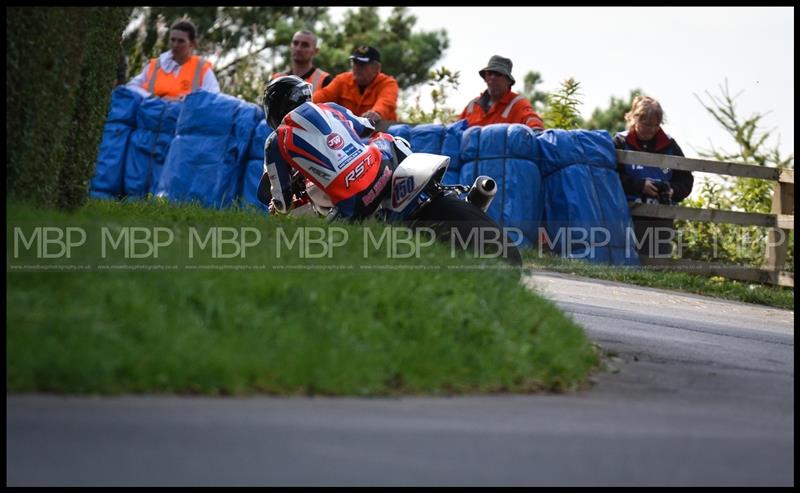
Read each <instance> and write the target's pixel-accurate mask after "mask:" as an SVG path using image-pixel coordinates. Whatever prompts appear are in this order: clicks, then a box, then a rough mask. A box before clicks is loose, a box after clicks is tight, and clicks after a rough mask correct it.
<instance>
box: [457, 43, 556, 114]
mask: <svg viewBox="0 0 800 493" xmlns="http://www.w3.org/2000/svg"><path fill="white" fill-rule="evenodd" d="M511 67H512V63H511V60H509V59H508V58H503V57H501V56H500V55H494V56H493V57H492V58H491V59H489V63H488V65H487V66H486V68H484V69H482V70H480V71H479V72H478V74H479V75H480V76H481V77H482V78H483V80H484V81H485V82H486V90H485V91H483V93H482V94H481V95H480V96H478V97H477V98H475V99H473V100H472V101H470V102H469V104H467V107H466V108H464V111H462V112H461V118H466V119H467V126H468V127H473V126H476V125H489V124H491V123H522V124H523V125H527V126H529V127H531V128H532V129H534V130H544V123H543V122H542V119H541V117H540V116H539V115H538V114H536V112H535V111H534V110H533V106H531V103H530V101H528V100H527V98H525V96H522V95H520V94H517V93H515V92H513V91H512V90H511V86H513V85H514V82H516V81H515V80H514V76H513V75H511Z"/></svg>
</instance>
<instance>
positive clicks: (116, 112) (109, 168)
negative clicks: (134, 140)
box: [89, 86, 142, 199]
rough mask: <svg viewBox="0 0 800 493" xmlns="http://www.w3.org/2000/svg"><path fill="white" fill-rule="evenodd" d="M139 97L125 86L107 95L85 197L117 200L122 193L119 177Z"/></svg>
mask: <svg viewBox="0 0 800 493" xmlns="http://www.w3.org/2000/svg"><path fill="white" fill-rule="evenodd" d="M141 102H142V96H141V95H140V94H139V93H137V92H136V91H133V90H131V89H129V88H127V87H125V86H118V87H117V88H116V89H114V91H113V92H112V93H111V102H110V104H109V110H108V116H107V117H106V122H105V124H104V126H103V136H102V140H101V141H100V147H99V150H98V153H97V161H96V162H95V169H94V176H93V177H92V181H91V184H90V187H89V196H90V197H93V198H102V199H117V198H120V197H121V196H122V194H123V176H124V173H125V156H126V154H127V151H128V141H129V139H130V136H131V133H132V132H133V130H134V128H135V126H136V113H137V111H138V109H139V104H140V103H141Z"/></svg>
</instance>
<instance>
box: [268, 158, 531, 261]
mask: <svg viewBox="0 0 800 493" xmlns="http://www.w3.org/2000/svg"><path fill="white" fill-rule="evenodd" d="M449 164H450V158H449V157H447V156H441V155H438V154H428V153H412V154H409V155H408V156H407V157H405V159H403V160H402V161H400V162H399V164H397V165H396V167H395V168H394V171H393V172H392V173H391V174H386V175H385V176H384V177H382V178H380V179H381V180H391V182H390V183H389V184H388V186H385V187H383V189H382V191H381V194H382V195H383V197H379V200H380V205H379V206H378V208H377V209H376V210H375V212H374V213H373V214H372V215H371V217H373V218H374V219H376V220H378V221H383V222H388V223H399V224H405V225H406V226H408V227H410V228H412V229H415V228H430V230H433V232H434V234H435V235H436V238H437V239H438V240H440V241H443V242H446V243H449V244H450V245H451V247H454V248H459V249H463V250H464V252H465V253H466V254H468V255H470V254H471V255H475V256H480V257H484V258H486V257H496V258H503V259H504V260H505V261H506V262H508V263H509V264H511V265H513V266H521V265H522V256H521V254H520V252H519V249H518V248H517V246H518V244H517V243H516V242H514V241H511V240H510V239H509V237H508V236H507V235H506V234H505V231H504V230H503V228H501V227H500V226H499V225H498V224H497V223H496V222H495V221H494V220H493V219H492V218H491V217H489V215H488V214H487V213H486V211H487V209H488V208H489V206H490V205H491V203H492V200H493V199H494V196H495V194H496V193H497V183H496V182H495V180H494V179H492V178H491V177H489V176H484V175H481V176H478V177H477V178H476V179H475V181H474V182H473V184H472V185H471V186H467V185H445V184H443V183H442V178H443V177H444V174H445V172H446V171H447V167H448V165H449ZM265 182H267V180H263V181H262V182H261V185H260V186H259V190H258V198H259V200H261V202H263V203H265V204H269V201H270V194H269V187H268V186H264V183H265ZM291 189H292V194H293V197H294V199H293V203H292V205H293V207H292V214H295V215H301V214H316V215H319V216H323V217H326V218H327V219H328V220H329V221H330V220H333V219H336V218H337V214H336V208H335V207H334V205H333V203H332V202H331V200H330V198H329V197H328V196H327V195H326V194H325V193H324V192H322V190H320V189H319V188H318V187H316V186H315V185H314V184H313V183H312V182H310V181H307V180H306V179H305V177H303V175H302V174H301V173H300V172H299V171H297V170H293V174H292V180H291ZM518 236H519V237H520V238H521V237H522V235H518Z"/></svg>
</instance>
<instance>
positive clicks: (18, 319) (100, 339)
mask: <svg viewBox="0 0 800 493" xmlns="http://www.w3.org/2000/svg"><path fill="white" fill-rule="evenodd" d="M37 228H39V229H38V230H37ZM47 228H50V229H47ZM68 228H72V229H68ZM133 228H136V229H133ZM159 228H160V229H159ZM226 228H227V229H226ZM331 228H339V229H336V230H333V229H331ZM370 230H371V231H372V233H369V231H370ZM36 231H38V232H39V233H38V236H37V233H36ZM59 231H60V232H61V233H59ZM387 231H388V232H389V233H386V232H387ZM394 232H398V233H399V232H400V229H393V228H388V229H387V228H386V226H385V225H383V224H377V223H366V224H365V225H363V227H362V226H358V225H345V224H335V225H333V224H326V223H324V222H322V221H321V220H319V219H317V218H274V217H270V218H266V217H264V216H262V215H260V214H257V213H254V212H252V211H242V210H229V211H216V210H210V209H204V208H201V207H195V206H174V205H167V204H163V203H154V202H133V203H118V202H103V201H91V202H90V203H89V204H88V205H87V206H85V207H83V208H81V209H79V210H77V211H74V212H70V213H66V212H61V211H54V210H40V209H35V208H32V207H30V206H27V205H25V204H20V203H9V204H8V212H7V231H6V239H7V242H6V244H7V249H6V258H7V271H6V287H7V294H6V304H7V307H8V311H7V315H6V317H7V318H6V321H7V327H8V328H7V333H6V343H7V345H6V370H7V372H6V386H7V391H9V392H42V391H44V392H63V393H92V394H117V393H145V392H146V393H201V394H225V395H228V394H235V395H242V394H252V393H269V394H281V395H285V394H321V395H361V396H366V395H393V394H434V395H436V394H456V393H484V392H501V391H505V392H533V391H542V390H544V391H564V390H569V389H574V388H578V387H580V386H582V385H583V384H584V383H585V382H586V381H587V376H588V374H589V373H590V372H591V371H592V369H593V368H596V367H597V365H598V355H597V351H596V350H595V348H594V347H593V346H592V345H591V343H590V342H589V341H588V339H587V338H586V336H585V334H584V333H583V331H582V330H581V328H580V327H578V326H577V325H575V324H574V323H573V322H572V321H571V320H569V319H568V318H567V317H565V316H564V315H563V314H562V313H561V312H560V311H559V310H558V309H557V308H556V307H555V306H554V305H553V304H551V303H550V302H548V301H546V300H544V299H542V298H540V297H539V296H537V295H536V294H534V293H531V292H530V291H528V290H526V289H525V288H524V287H522V286H521V285H520V283H519V282H518V280H519V274H518V272H517V271H515V270H512V269H508V268H505V266H504V264H500V263H499V262H498V261H496V260H491V259H488V260H487V259H465V258H462V257H460V256H455V257H454V256H452V255H451V252H450V249H449V248H447V247H446V246H445V245H441V244H431V245H428V246H426V247H425V248H415V247H411V246H409V245H411V243H403V242H402V241H400V242H399V244H396V243H394V242H387V243H385V244H383V243H382V244H381V245H380V246H379V247H374V245H375V241H373V240H375V239H376V238H380V237H382V236H381V235H382V234H389V235H390V236H388V237H384V238H389V239H391V234H394ZM212 233H213V234H212ZM59 234H60V235H61V236H59ZM126 234H127V236H125V235H126ZM226 235H227V236H226ZM320 235H322V236H320ZM367 235H371V236H367ZM307 236H311V240H317V241H316V242H314V241H311V242H309V241H306V240H308V238H307ZM256 237H258V241H256ZM344 237H347V241H344V239H343V238H344ZM59 238H60V240H59ZM148 238H149V240H148ZM237 238H238V240H237V241H238V243H237V241H234V239H237ZM320 238H322V239H320ZM292 239H294V243H291V246H289V244H290V241H289V240H292ZM81 240H83V241H81ZM168 240H171V241H168ZM326 242H327V243H326ZM423 243H424V242H423ZM390 244H391V247H390V246H389V245H390ZM418 245H419V243H417V246H418ZM67 247H69V248H67ZM394 247H397V248H398V249H399V250H400V253H399V255H398V254H397V253H398V252H394V251H393V250H392V248H394ZM409 252H411V253H413V255H410V254H409ZM403 255H406V256H405V257H404V256H403Z"/></svg>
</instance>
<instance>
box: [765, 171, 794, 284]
mask: <svg viewBox="0 0 800 493" xmlns="http://www.w3.org/2000/svg"><path fill="white" fill-rule="evenodd" d="M772 213H773V214H775V216H776V218H778V219H780V216H781V215H788V214H794V183H793V182H792V183H787V182H780V181H779V182H777V183H775V188H774V192H773V194H772ZM778 223H779V224H780V220H779V221H778ZM788 247H789V230H788V229H781V228H777V227H776V228H769V229H768V230H767V251H766V255H765V257H764V268H765V269H768V270H770V271H772V275H773V276H774V279H775V281H776V282H777V279H778V276H779V275H780V271H781V270H783V268H784V264H785V263H786V252H787V250H788Z"/></svg>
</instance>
